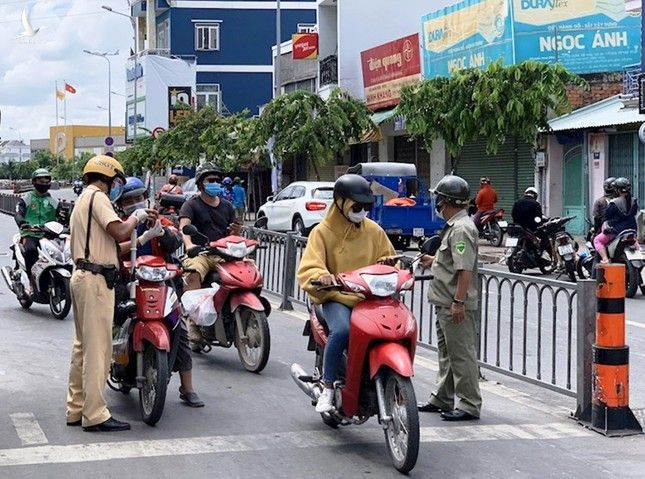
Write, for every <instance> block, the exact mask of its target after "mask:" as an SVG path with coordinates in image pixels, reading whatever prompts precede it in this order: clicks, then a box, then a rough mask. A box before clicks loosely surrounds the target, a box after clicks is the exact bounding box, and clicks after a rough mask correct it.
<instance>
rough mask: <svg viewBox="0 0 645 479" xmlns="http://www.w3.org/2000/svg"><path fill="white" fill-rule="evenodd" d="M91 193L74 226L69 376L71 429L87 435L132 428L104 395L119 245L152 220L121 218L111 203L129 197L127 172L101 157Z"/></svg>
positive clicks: (90, 174) (87, 173)
mask: <svg viewBox="0 0 645 479" xmlns="http://www.w3.org/2000/svg"><path fill="white" fill-rule="evenodd" d="M83 181H84V182H85V183H86V184H88V187H87V188H86V189H85V191H84V192H83V193H82V194H81V196H80V197H79V199H78V201H76V205H75V207H74V210H73V212H72V216H71V220H70V229H71V248H72V257H73V258H74V263H75V264H76V269H75V270H74V274H73V275H72V279H71V290H72V298H73V307H74V325H75V329H76V332H75V335H74V345H73V348H72V361H71V366H70V371H69V390H68V394H67V425H68V426H80V425H82V426H83V429H84V430H85V431H123V430H127V429H130V424H128V423H125V422H121V421H118V420H116V419H114V418H113V417H112V415H111V414H110V411H109V410H108V408H107V405H106V403H105V398H104V396H103V391H104V389H105V383H106V381H107V379H108V373H109V369H110V361H111V357H112V319H113V316H114V285H115V283H116V280H117V276H118V272H119V254H118V243H117V241H123V240H124V239H126V238H128V237H129V236H130V233H132V230H134V228H136V226H137V225H138V224H139V223H140V222H143V221H146V220H147V219H148V212H147V211H146V210H144V209H138V210H136V211H134V212H133V213H132V215H131V216H130V218H128V220H126V221H121V220H120V219H119V217H118V216H117V214H116V212H115V211H114V208H113V207H112V204H111V203H110V201H116V200H117V199H118V198H119V196H120V195H121V193H122V192H123V184H124V181H125V175H124V174H123V167H122V166H121V165H120V164H119V162H118V161H116V160H115V159H114V158H111V157H109V156H104V155H99V156H95V157H93V158H92V159H90V160H89V161H88V162H87V164H86V165H85V168H84V170H83Z"/></svg>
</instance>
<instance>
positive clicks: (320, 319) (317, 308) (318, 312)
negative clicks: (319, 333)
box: [313, 304, 329, 332]
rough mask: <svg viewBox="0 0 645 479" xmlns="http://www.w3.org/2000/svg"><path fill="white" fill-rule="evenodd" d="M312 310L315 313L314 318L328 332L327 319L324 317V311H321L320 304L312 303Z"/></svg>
mask: <svg viewBox="0 0 645 479" xmlns="http://www.w3.org/2000/svg"><path fill="white" fill-rule="evenodd" d="M313 306H314V312H315V313H316V319H317V320H318V322H319V323H320V325H321V326H322V327H323V328H325V331H326V332H329V326H327V320H326V319H325V313H324V311H323V307H322V304H314V305H313Z"/></svg>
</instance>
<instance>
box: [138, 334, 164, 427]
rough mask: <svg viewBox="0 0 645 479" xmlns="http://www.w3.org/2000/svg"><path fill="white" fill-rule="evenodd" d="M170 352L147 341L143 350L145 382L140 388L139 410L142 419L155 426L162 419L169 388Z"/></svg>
mask: <svg viewBox="0 0 645 479" xmlns="http://www.w3.org/2000/svg"><path fill="white" fill-rule="evenodd" d="M168 375H169V372H168V353H167V352H166V351H161V350H160V349H157V348H155V347H154V346H153V345H152V344H150V343H146V346H145V349H144V352H143V376H144V377H145V382H144V383H143V386H142V387H141V388H139V411H140V412H141V419H142V420H143V422H145V423H146V424H148V425H149V426H154V425H155V424H157V422H159V419H161V415H162V414H163V408H164V406H165V404H166V391H167V390H168Z"/></svg>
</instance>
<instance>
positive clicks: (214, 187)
mask: <svg viewBox="0 0 645 479" xmlns="http://www.w3.org/2000/svg"><path fill="white" fill-rule="evenodd" d="M204 193H206V194H207V195H208V196H219V195H221V194H222V186H221V185H220V184H219V183H206V184H205V185H204Z"/></svg>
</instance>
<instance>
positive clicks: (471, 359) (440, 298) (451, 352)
mask: <svg viewBox="0 0 645 479" xmlns="http://www.w3.org/2000/svg"><path fill="white" fill-rule="evenodd" d="M478 237H479V235H478V234H477V228H476V227H475V224H474V223H473V222H472V220H471V219H470V218H469V217H468V214H467V213H466V210H465V209H464V210H461V211H459V212H458V213H457V214H456V215H455V216H453V217H452V218H450V220H449V221H448V222H447V224H446V228H445V230H444V232H443V238H442V241H441V246H440V247H439V251H437V254H436V256H435V259H434V262H433V263H432V268H431V270H430V272H431V273H432V275H433V276H434V279H433V280H432V281H431V285H430V289H429V292H428V299H429V301H430V302H431V303H432V304H433V305H434V306H435V314H436V324H437V341H438V347H439V374H438V378H437V382H438V388H437V391H436V392H435V393H434V394H432V396H431V397H430V403H431V404H433V405H434V406H436V407H439V408H441V409H442V410H443V411H451V410H453V409H460V410H462V411H464V412H467V413H468V414H471V415H473V416H476V417H479V414H480V411H481V404H482V399H481V392H480V390H479V367H478V364H477V346H476V342H477V328H478V322H477V314H476V313H477V301H478V298H477V296H478V294H477V283H478V278H477V253H478V246H477V242H478ZM459 271H471V272H472V277H471V280H470V284H469V286H468V293H467V296H466V299H465V308H466V318H465V320H464V321H463V322H462V323H460V324H455V323H453V321H452V313H451V312H450V308H451V306H452V301H453V299H454V297H455V293H456V291H457V276H458V273H459ZM460 299H461V298H460ZM455 396H456V397H457V403H456V404H455Z"/></svg>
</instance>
